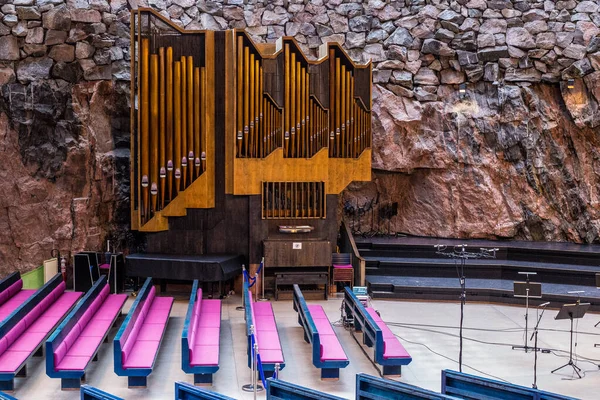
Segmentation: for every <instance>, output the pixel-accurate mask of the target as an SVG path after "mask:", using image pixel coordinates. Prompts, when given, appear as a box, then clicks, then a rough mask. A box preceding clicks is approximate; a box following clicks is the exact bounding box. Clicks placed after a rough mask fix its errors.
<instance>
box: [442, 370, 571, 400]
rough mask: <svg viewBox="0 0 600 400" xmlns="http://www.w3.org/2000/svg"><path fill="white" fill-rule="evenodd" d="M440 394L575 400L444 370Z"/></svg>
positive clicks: (471, 396)
mask: <svg viewBox="0 0 600 400" xmlns="http://www.w3.org/2000/svg"><path fill="white" fill-rule="evenodd" d="M442 393H445V394H450V395H452V396H455V397H458V398H460V399H481V398H485V399H487V400H492V399H497V400H501V399H502V400H503V399H506V400H521V399H524V400H577V399H576V398H574V397H569V396H563V395H561V394H558V393H551V392H545V391H543V390H537V389H532V388H528V387H525V386H519V385H514V384H512V383H506V382H500V381H496V380H493V379H488V378H482V377H479V376H475V375H469V374H465V373H463V372H456V371H452V370H448V369H445V370H443V371H442Z"/></svg>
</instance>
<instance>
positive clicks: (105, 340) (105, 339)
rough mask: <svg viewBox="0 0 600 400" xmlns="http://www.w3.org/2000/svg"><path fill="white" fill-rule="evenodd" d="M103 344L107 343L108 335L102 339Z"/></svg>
mask: <svg viewBox="0 0 600 400" xmlns="http://www.w3.org/2000/svg"><path fill="white" fill-rule="evenodd" d="M104 343H108V335H106V337H105V338H104Z"/></svg>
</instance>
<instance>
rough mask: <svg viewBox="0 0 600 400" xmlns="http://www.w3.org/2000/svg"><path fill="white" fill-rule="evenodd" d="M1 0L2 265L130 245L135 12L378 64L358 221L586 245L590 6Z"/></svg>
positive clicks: (596, 45) (595, 18) (592, 48)
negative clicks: (367, 173)
mask: <svg viewBox="0 0 600 400" xmlns="http://www.w3.org/2000/svg"><path fill="white" fill-rule="evenodd" d="M2 3H5V4H3V5H2V6H1V7H0V87H1V90H0V135H1V136H2V137H1V139H2V140H1V141H0V156H1V157H2V159H3V161H4V163H3V165H6V167H3V168H0V185H2V186H1V187H2V188H3V189H4V190H3V191H2V193H1V194H0V227H1V228H2V230H3V231H4V232H8V234H5V235H2V237H1V238H0V274H3V273H5V272H7V271H10V270H13V269H15V268H18V269H21V270H23V271H25V270H28V269H31V268H32V267H34V266H36V265H39V264H40V263H41V261H42V260H43V259H44V258H46V257H48V255H49V253H50V250H51V249H52V248H58V249H60V250H61V251H62V252H63V253H68V252H76V251H79V250H82V249H84V248H90V249H91V248H98V249H99V248H100V246H101V244H102V243H103V242H104V241H105V240H106V239H111V240H112V241H113V243H118V244H119V246H120V247H121V248H131V247H136V246H138V245H139V243H140V238H139V237H137V236H135V235H133V234H132V233H131V232H129V230H128V220H129V213H128V207H129V203H128V195H129V181H128V175H129V174H128V170H129V165H128V162H129V161H128V160H129V118H128V107H129V104H128V102H129V79H130V76H129V61H130V55H129V40H130V38H129V14H130V13H129V10H130V9H131V8H132V7H138V6H141V7H153V8H155V9H157V10H159V11H160V12H161V13H162V14H163V15H165V16H167V17H168V18H170V19H172V20H174V21H175V22H177V23H179V24H181V25H182V26H184V27H186V28H188V29H203V28H206V29H229V28H244V29H247V30H248V31H249V32H250V33H251V34H252V36H253V37H254V38H255V40H257V41H260V42H264V41H274V40H275V39H276V38H278V37H280V36H283V35H288V36H294V37H295V38H296V39H297V40H298V42H299V43H300V44H301V46H302V47H303V48H304V50H305V51H307V52H308V54H312V55H313V56H315V55H316V49H317V47H318V46H319V45H320V44H321V43H322V42H325V41H338V42H340V43H342V44H343V45H344V46H345V48H346V49H348V52H349V54H350V55H351V56H352V57H353V58H354V59H355V60H356V61H359V62H365V61H367V60H369V59H371V60H372V61H373V66H374V74H373V81H374V85H373V135H374V153H373V167H374V174H373V178H374V179H373V182H372V183H367V184H364V183H363V184H359V183H357V184H353V185H352V186H351V187H350V188H349V189H348V190H347V191H346V192H345V193H344V195H343V196H342V203H341V205H340V206H341V207H340V209H343V211H344V212H345V213H346V214H347V215H348V217H349V218H350V219H351V220H352V219H354V221H355V229H356V230H358V229H359V227H360V230H361V231H366V230H369V231H386V232H387V231H389V232H404V233H410V234H416V235H437V236H456V237H506V238H519V239H536V240H539V239H549V240H569V241H575V242H592V241H597V240H598V223H599V222H598V213H599V211H600V210H599V196H600V194H599V193H598V191H599V187H600V186H599V183H600V182H599V174H600V161H599V159H600V154H599V150H598V149H599V148H600V147H599V146H598V140H599V139H598V133H599V132H598V128H599V126H600V113H599V112H598V102H599V101H600V37H598V35H599V34H600V28H599V26H600V13H599V9H600V1H599V0H595V1H589V0H588V1H575V0H568V1H557V2H554V1H539V0H525V1H509V0H488V1H486V0H456V1H447V0H411V1H409V0H406V1H394V0H390V1H379V0H369V1H342V0H331V1H326V0H316V1H302V0H291V1H283V0H276V1H255V0H246V1H242V0H221V1H214V2H213V1H195V0H148V1H146V0H140V1H138V2H137V3H136V2H135V0H129V1H126V0H111V1H107V0H67V1H66V2H65V1H63V0H13V1H11V2H7V1H4V2H2V1H0V4H2ZM569 79H573V80H574V81H573V83H572V85H570V84H567V82H568V80H569ZM462 83H465V84H466V88H465V90H464V93H459V90H458V86H459V85H460V84H462ZM568 86H573V88H568ZM394 203H397V207H394V206H393V204H394ZM371 215H373V217H371Z"/></svg>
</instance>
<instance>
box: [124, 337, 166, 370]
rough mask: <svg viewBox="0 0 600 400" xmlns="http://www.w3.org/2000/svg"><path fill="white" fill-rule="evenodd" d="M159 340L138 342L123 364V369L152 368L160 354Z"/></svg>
mask: <svg viewBox="0 0 600 400" xmlns="http://www.w3.org/2000/svg"><path fill="white" fill-rule="evenodd" d="M159 345H160V343H159V342H158V340H138V341H136V342H135V344H134V345H133V348H132V349H131V352H130V353H129V355H128V356H127V359H126V360H125V362H124V363H123V368H152V363H153V362H154V357H155V356H156V353H157V352H158V346H159Z"/></svg>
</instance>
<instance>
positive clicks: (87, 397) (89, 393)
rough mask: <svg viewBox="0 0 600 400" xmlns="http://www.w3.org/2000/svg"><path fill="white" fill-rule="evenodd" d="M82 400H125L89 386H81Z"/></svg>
mask: <svg viewBox="0 0 600 400" xmlns="http://www.w3.org/2000/svg"><path fill="white" fill-rule="evenodd" d="M80 393H81V397H80V400H124V399H123V398H121V397H117V396H115V395H112V394H110V393H106V392H105V391H103V390H100V389H98V388H95V387H93V386H89V385H81V392H80Z"/></svg>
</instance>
